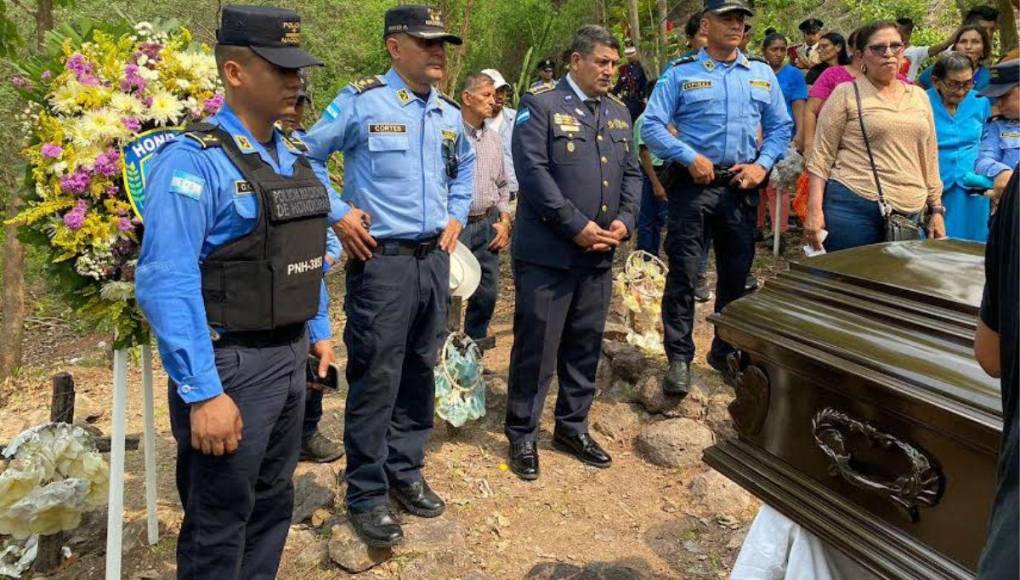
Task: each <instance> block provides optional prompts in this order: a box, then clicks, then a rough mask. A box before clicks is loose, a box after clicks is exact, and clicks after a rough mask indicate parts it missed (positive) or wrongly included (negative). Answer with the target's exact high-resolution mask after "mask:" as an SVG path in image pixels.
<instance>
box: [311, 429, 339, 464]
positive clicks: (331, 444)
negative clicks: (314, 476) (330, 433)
mask: <svg viewBox="0 0 1020 580" xmlns="http://www.w3.org/2000/svg"><path fill="white" fill-rule="evenodd" d="M343 456H344V447H343V445H340V444H339V443H337V442H336V441H333V440H332V439H330V438H329V437H326V436H325V435H323V434H322V433H320V432H318V431H316V432H315V433H312V434H311V435H309V436H308V437H306V438H304V439H302V440H301V457H300V459H301V461H309V462H312V463H330V462H331V461H336V460H337V459H340V458H341V457H343Z"/></svg>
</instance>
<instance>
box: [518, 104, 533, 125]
mask: <svg viewBox="0 0 1020 580" xmlns="http://www.w3.org/2000/svg"><path fill="white" fill-rule="evenodd" d="M530 118H531V110H530V109H528V108H527V107H521V109H520V110H519V111H517V118H516V119H514V126H515V127H516V126H518V125H523V124H525V123H527V122H528V119H530Z"/></svg>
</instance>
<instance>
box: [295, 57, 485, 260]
mask: <svg viewBox="0 0 1020 580" xmlns="http://www.w3.org/2000/svg"><path fill="white" fill-rule="evenodd" d="M377 78H378V79H379V80H381V81H382V82H383V83H385V86H382V87H379V88H370V89H367V90H365V91H364V92H361V93H359V92H358V91H357V90H356V89H355V88H354V86H353V85H351V86H348V87H347V88H345V89H343V90H342V91H340V94H339V95H338V96H337V97H336V99H334V100H333V102H332V103H330V105H329V106H328V107H327V108H326V111H325V112H324V113H323V115H322V117H321V118H320V119H319V120H318V122H316V123H315V125H314V126H313V127H312V128H311V130H309V131H308V134H307V135H306V136H305V139H304V140H305V143H306V144H307V145H308V157H309V159H311V161H312V166H313V167H314V168H315V171H316V173H317V174H318V175H319V178H320V179H322V180H323V182H326V183H328V176H327V174H326V166H325V163H326V161H327V160H328V159H329V157H330V156H331V155H332V154H333V153H335V152H337V151H342V152H343V153H344V191H343V201H344V202H347V203H342V204H340V205H339V206H337V207H335V208H334V209H333V210H331V212H330V219H331V220H339V219H340V218H342V217H343V216H344V215H346V213H347V211H348V210H349V209H350V206H351V205H353V206H356V207H358V208H360V209H361V210H363V211H365V212H367V213H368V214H369V215H370V216H371V218H372V226H371V229H370V230H369V233H370V234H371V235H372V236H373V237H375V238H377V239H387V238H395V239H410V240H413V239H422V238H428V237H432V236H435V235H437V234H439V233H440V232H442V231H443V229H444V228H445V227H446V225H447V223H448V222H449V219H450V217H453V218H454V219H456V220H457V221H459V222H460V223H461V224H465V223H467V215H468V207H469V206H470V205H471V196H472V193H473V192H474V164H475V153H474V148H473V147H472V146H471V143H470V140H468V139H467V138H465V136H464V122H463V120H462V119H461V115H460V110H459V109H458V108H457V107H455V106H454V105H452V104H451V103H449V102H448V101H446V100H445V99H443V98H442V97H440V95H439V92H438V91H437V90H436V89H435V88H433V89H431V91H430V92H429V96H428V99H427V101H423V100H422V99H420V98H418V97H417V96H416V95H415V94H414V93H413V92H411V90H410V89H409V88H407V84H406V83H404V81H403V79H401V78H400V75H398V74H397V72H396V71H395V70H394V69H390V70H389V71H388V72H387V73H386V74H385V75H383V76H381V77H377ZM444 141H448V142H452V145H453V148H454V152H455V153H456V156H457V164H458V171H457V176H456V177H455V178H452V179H451V178H450V177H448V176H447V172H446V163H445V159H444V157H443V144H444ZM327 187H328V186H327ZM348 204H350V205H348Z"/></svg>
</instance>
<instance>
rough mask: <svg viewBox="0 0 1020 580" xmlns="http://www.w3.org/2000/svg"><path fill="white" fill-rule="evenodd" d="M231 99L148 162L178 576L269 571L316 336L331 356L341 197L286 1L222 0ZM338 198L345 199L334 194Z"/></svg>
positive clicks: (150, 280) (220, 53) (274, 563)
mask: <svg viewBox="0 0 1020 580" xmlns="http://www.w3.org/2000/svg"><path fill="white" fill-rule="evenodd" d="M216 38H217V44H216V48H215V55H216V61H217V65H218V67H219V71H220V78H221V79H222V81H223V85H224V87H225V90H226V104H225V105H224V106H223V108H222V109H221V110H220V111H219V112H218V113H217V114H216V115H214V116H213V117H211V118H209V119H207V120H206V121H205V122H204V123H200V124H197V125H193V126H192V127H190V128H189V129H188V130H187V132H186V133H185V134H184V136H182V137H179V138H177V139H176V140H174V141H171V142H170V143H169V144H168V145H166V146H165V147H164V148H163V149H162V150H161V151H160V152H159V153H158V154H157V155H156V157H155V158H154V159H153V162H152V166H151V170H150V172H149V176H148V180H147V185H146V202H147V203H146V204H145V213H144V219H145V237H144V239H143V241H142V251H141V256H140V257H139V260H138V273H137V286H136V295H137V297H138V302H139V304H140V305H141V307H142V310H143V311H144V312H145V316H146V318H147V319H148V321H149V323H150V324H151V325H152V329H153V331H154V332H155V334H156V338H157V340H158V343H159V352H160V355H161V357H162V360H163V366H164V368H165V369H166V371H167V374H168V375H169V376H170V389H169V390H170V392H169V398H170V424H171V428H172V430H173V435H174V439H176V441H177V490H178V492H179V493H180V496H181V504H182V505H183V507H184V521H183V522H182V524H181V531H180V535H179V538H178V540H177V575H178V577H180V578H218V579H223V580H228V579H236V578H244V579H249V578H272V577H274V576H275V575H276V570H277V567H278V566H279V563H280V556H281V554H282V552H283V546H284V543H285V542H286V539H287V532H288V531H289V529H290V520H291V514H292V512H293V503H294V502H293V498H294V493H293V492H294V489H293V484H292V481H291V477H292V476H293V473H294V467H295V466H296V464H297V461H298V450H299V448H300V443H301V419H302V411H303V408H304V397H305V380H306V364H307V357H308V353H309V346H308V345H309V342H311V343H312V345H313V346H312V349H311V350H312V352H313V353H314V354H316V355H317V356H319V357H320V358H321V360H322V365H321V366H320V368H319V369H318V370H319V376H320V377H324V376H325V370H326V368H327V365H328V364H329V361H330V360H331V359H332V356H333V355H332V347H331V343H330V340H329V339H330V325H329V316H328V309H327V299H326V292H325V285H324V283H323V280H322V261H323V255H324V253H325V251H326V242H325V236H324V235H323V232H324V230H325V229H326V227H327V214H328V213H329V210H330V205H331V200H330V197H329V194H328V192H327V190H326V188H325V187H324V186H323V184H322V183H321V182H320V181H319V179H318V178H317V177H316V175H315V173H314V172H313V170H312V168H311V165H310V164H309V162H308V160H307V159H306V158H305V156H304V149H305V148H304V145H303V144H302V143H301V141H300V140H298V139H296V138H289V137H287V136H285V135H283V134H282V133H281V132H279V131H277V130H276V129H274V127H273V123H274V121H276V120H277V119H279V118H280V117H282V116H283V115H285V114H286V113H288V112H290V111H291V110H292V109H293V107H294V105H295V102H296V100H297V97H298V90H299V88H300V79H299V77H298V70H299V69H301V68H303V67H307V66H312V65H319V64H320V63H319V61H317V60H315V59H314V58H312V57H311V56H310V55H309V54H307V53H306V52H305V51H303V50H301V49H300V48H299V45H300V42H301V20H300V18H299V17H298V15H297V14H296V13H294V12H293V11H290V10H283V9H279V8H269V7H251V6H225V7H224V8H223V14H222V22H221V25H220V28H219V30H218V31H217V34H216ZM335 201H336V203H340V202H339V200H335Z"/></svg>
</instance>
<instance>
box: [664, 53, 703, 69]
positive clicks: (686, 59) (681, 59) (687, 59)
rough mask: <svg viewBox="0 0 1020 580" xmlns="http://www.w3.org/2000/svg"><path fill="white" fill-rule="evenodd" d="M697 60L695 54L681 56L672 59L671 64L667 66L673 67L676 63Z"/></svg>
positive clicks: (687, 62)
mask: <svg viewBox="0 0 1020 580" xmlns="http://www.w3.org/2000/svg"><path fill="white" fill-rule="evenodd" d="M697 60H698V57H697V56H695V55H690V56H685V57H681V58H678V59H676V60H675V61H673V64H671V65H670V66H669V68H673V67H675V66H676V65H678V64H689V63H692V62H697Z"/></svg>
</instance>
